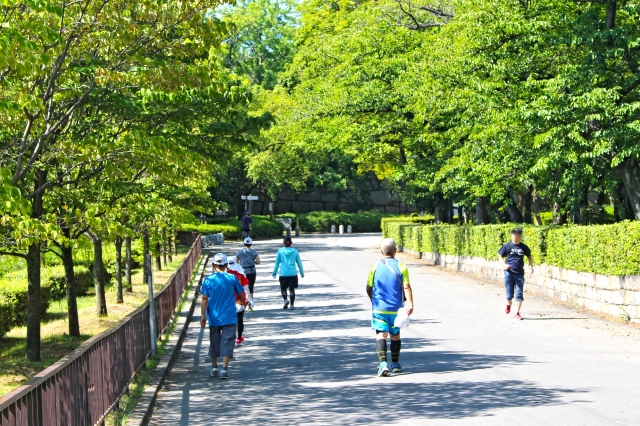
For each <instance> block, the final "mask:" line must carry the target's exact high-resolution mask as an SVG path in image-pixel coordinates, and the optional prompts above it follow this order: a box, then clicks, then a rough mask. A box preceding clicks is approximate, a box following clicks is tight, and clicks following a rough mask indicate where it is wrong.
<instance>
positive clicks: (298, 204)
mask: <svg viewBox="0 0 640 426" xmlns="http://www.w3.org/2000/svg"><path fill="white" fill-rule="evenodd" d="M269 201H270V200H268V199H267V198H266V197H264V196H260V199H259V200H258V201H252V202H251V213H253V214H269V207H268V206H269V205H268V203H269ZM274 204H275V213H276V214H278V213H309V212H313V211H323V210H325V211H335V210H338V211H343V212H356V211H358V210H373V209H375V210H379V211H381V212H383V213H391V214H408V213H413V212H414V211H415V209H414V208H413V207H412V206H411V205H409V204H406V203H403V202H402V201H401V199H400V196H399V195H398V194H395V193H392V192H390V191H386V190H384V189H376V190H372V191H362V192H358V191H346V192H344V193H341V194H339V193H337V192H335V191H326V190H320V189H315V188H308V189H307V190H306V191H304V192H301V193H295V192H294V191H282V192H280V193H279V194H278V197H277V198H276V201H275V203H274Z"/></svg>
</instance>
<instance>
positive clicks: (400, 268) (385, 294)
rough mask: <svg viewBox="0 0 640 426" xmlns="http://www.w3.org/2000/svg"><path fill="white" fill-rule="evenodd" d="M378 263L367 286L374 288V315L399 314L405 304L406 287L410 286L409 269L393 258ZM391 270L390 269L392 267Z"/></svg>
mask: <svg viewBox="0 0 640 426" xmlns="http://www.w3.org/2000/svg"><path fill="white" fill-rule="evenodd" d="M385 261H386V262H387V263H388V265H385V263H384V262H378V263H376V264H375V265H373V267H372V268H371V271H369V279H368V280H367V285H368V286H369V287H372V288H373V292H372V299H371V303H372V308H373V312H374V313H379V314H397V313H398V309H400V308H401V307H402V305H403V303H404V287H405V286H407V287H408V286H409V285H410V283H409V269H408V268H407V266H406V265H405V264H404V263H402V262H398V261H397V260H396V259H393V258H390V257H389V258H386V259H385ZM389 266H390V267H391V268H390V267H389Z"/></svg>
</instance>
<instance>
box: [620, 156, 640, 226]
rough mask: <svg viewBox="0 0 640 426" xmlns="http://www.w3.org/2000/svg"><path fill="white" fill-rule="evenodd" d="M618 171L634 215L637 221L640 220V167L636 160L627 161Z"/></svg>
mask: <svg viewBox="0 0 640 426" xmlns="http://www.w3.org/2000/svg"><path fill="white" fill-rule="evenodd" d="M616 171H617V172H618V175H619V176H620V178H621V179H622V183H624V188H625V189H626V191H627V196H628V197H629V201H630V202H631V208H632V209H633V215H634V216H635V219H636V220H640V167H638V164H637V162H636V160H627V161H625V162H624V163H622V164H620V165H619V166H618V167H617V168H616Z"/></svg>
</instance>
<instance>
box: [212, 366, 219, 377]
mask: <svg viewBox="0 0 640 426" xmlns="http://www.w3.org/2000/svg"><path fill="white" fill-rule="evenodd" d="M219 376H220V370H218V369H217V368H216V367H211V377H219Z"/></svg>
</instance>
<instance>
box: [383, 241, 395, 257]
mask: <svg viewBox="0 0 640 426" xmlns="http://www.w3.org/2000/svg"><path fill="white" fill-rule="evenodd" d="M380 252H381V253H382V254H384V255H385V256H389V257H394V256H395V255H396V242H395V241H394V239H393V238H385V239H384V240H382V244H380Z"/></svg>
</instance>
